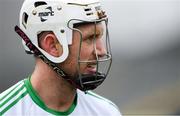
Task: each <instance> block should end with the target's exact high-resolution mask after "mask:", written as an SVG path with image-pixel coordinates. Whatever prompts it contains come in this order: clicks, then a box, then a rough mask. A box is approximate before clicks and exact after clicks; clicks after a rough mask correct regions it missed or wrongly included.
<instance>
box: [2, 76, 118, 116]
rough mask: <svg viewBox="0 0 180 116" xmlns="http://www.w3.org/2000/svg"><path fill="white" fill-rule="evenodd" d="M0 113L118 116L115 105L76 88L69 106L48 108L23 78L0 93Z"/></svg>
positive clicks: (7, 115) (7, 114) (15, 115)
mask: <svg viewBox="0 0 180 116" xmlns="http://www.w3.org/2000/svg"><path fill="white" fill-rule="evenodd" d="M0 115H5V116H12V115H13V116H26V115H28V116H45V115H66V116H67V115H68V116H120V115H121V114H120V112H119V110H118V108H117V107H116V105H114V104H113V103H112V102H111V101H109V100H107V99H105V98H103V97H101V96H99V95H97V94H95V93H93V92H87V93H86V94H85V93H84V92H82V91H80V90H77V94H76V98H75V100H74V102H73V104H72V105H71V107H70V108H69V109H68V110H67V111H65V112H60V111H56V110H53V109H50V108H48V107H47V106H46V105H45V103H44V102H43V101H42V100H41V99H40V97H39V96H38V95H37V93H36V91H35V90H34V89H33V87H32V85H31V83H30V79H25V80H22V81H20V82H18V83H17V84H15V85H14V86H12V87H11V88H9V89H7V90H6V91H4V92H3V93H1V94H0Z"/></svg>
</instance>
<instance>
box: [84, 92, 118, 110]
mask: <svg viewBox="0 0 180 116" xmlns="http://www.w3.org/2000/svg"><path fill="white" fill-rule="evenodd" d="M87 94H88V95H91V96H94V97H96V98H98V99H101V100H104V101H106V102H108V103H109V104H111V105H112V106H113V107H115V108H116V109H117V110H119V108H118V107H117V106H116V105H115V104H114V103H113V102H112V101H110V100H108V99H106V98H104V97H102V96H100V95H98V94H96V93H94V92H92V91H88V92H87Z"/></svg>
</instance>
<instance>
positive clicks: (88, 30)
mask: <svg viewBox="0 0 180 116" xmlns="http://www.w3.org/2000/svg"><path fill="white" fill-rule="evenodd" d="M20 27H21V29H22V30H23V31H24V32H25V33H26V34H27V35H28V36H29V38H30V41H31V42H32V44H33V45H34V46H35V47H36V48H37V49H38V50H39V51H40V52H41V53H42V54H43V56H44V57H46V58H47V59H48V60H49V61H50V62H51V64H50V65H51V66H54V64H56V65H57V64H58V67H52V68H53V69H54V68H58V69H59V70H63V71H64V72H65V73H66V75H65V76H66V77H65V78H67V77H69V78H68V81H69V80H70V81H71V82H72V83H73V84H75V85H76V86H77V87H78V88H80V89H82V90H84V91H85V90H89V89H94V88H96V87H97V86H98V85H99V84H101V83H102V81H103V80H104V79H105V77H106V76H107V73H108V71H109V68H110V64H111V53H110V45H109V38H108V30H107V17H106V15H105V13H104V11H102V9H101V7H100V4H99V1H98V0H87V1H84V0H43V1H38V0H25V2H24V4H23V6H22V9H21V13H20ZM23 44H24V47H25V50H26V51H28V52H32V53H33V51H31V50H29V48H28V47H27V46H26V45H25V43H24V42H23ZM106 61H109V64H108V66H106V64H105V65H102V66H101V65H100V64H101V62H102V63H104V62H106ZM104 67H106V68H105V71H104V72H102V73H101V72H100V68H104ZM60 76H61V77H62V75H60ZM86 85H87V87H85V86H86Z"/></svg>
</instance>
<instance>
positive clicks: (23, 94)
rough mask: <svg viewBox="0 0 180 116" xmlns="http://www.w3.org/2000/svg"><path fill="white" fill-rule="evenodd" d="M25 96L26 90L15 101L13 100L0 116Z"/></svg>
mask: <svg viewBox="0 0 180 116" xmlns="http://www.w3.org/2000/svg"><path fill="white" fill-rule="evenodd" d="M26 95H27V90H26V91H25V92H24V93H22V94H21V95H20V96H19V97H18V98H17V99H16V100H14V101H13V102H12V103H11V104H9V105H8V106H7V107H6V108H5V109H4V110H2V111H1V112H0V115H3V114H4V113H5V112H6V111H7V110H9V109H10V108H11V107H13V106H14V105H15V104H16V103H17V102H18V101H19V100H21V99H22V98H23V97H24V96H26Z"/></svg>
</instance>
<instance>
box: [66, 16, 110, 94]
mask: <svg viewBox="0 0 180 116" xmlns="http://www.w3.org/2000/svg"><path fill="white" fill-rule="evenodd" d="M73 21H76V22H77V21H81V22H83V24H86V23H87V24H89V23H91V24H93V25H94V26H93V28H94V30H93V31H94V34H93V38H92V41H93V51H94V54H95V59H93V60H84V59H82V58H81V51H82V50H83V49H84V48H83V47H82V46H83V45H82V44H83V33H82V32H81V30H79V29H78V28H75V27H70V25H69V24H70V23H71V22H73ZM97 24H101V25H102V26H103V29H104V31H103V35H102V37H101V39H102V40H103V44H104V45H103V47H104V48H105V54H103V56H101V55H98V52H97V46H96V40H97V37H96V34H97V32H96V28H97ZM107 26H108V19H107V18H104V19H100V20H95V21H83V20H79V19H72V20H70V21H69V22H68V27H69V28H70V29H72V30H73V31H77V32H78V33H79V35H80V45H79V50H78V56H77V64H78V65H77V72H78V74H77V76H76V78H75V82H76V83H77V84H78V88H79V89H81V90H83V91H86V90H93V89H95V88H96V87H97V86H99V85H100V84H101V83H102V82H103V81H104V80H105V79H106V77H107V75H108V72H109V70H110V67H111V63H112V54H111V47H110V40H109V33H108V27H107ZM83 64H86V65H88V64H93V65H95V69H96V71H95V72H93V73H89V74H84V73H81V72H80V66H81V65H83Z"/></svg>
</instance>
